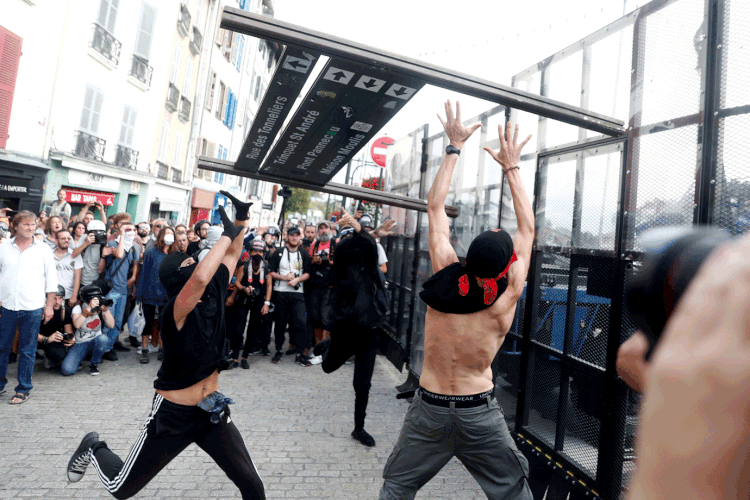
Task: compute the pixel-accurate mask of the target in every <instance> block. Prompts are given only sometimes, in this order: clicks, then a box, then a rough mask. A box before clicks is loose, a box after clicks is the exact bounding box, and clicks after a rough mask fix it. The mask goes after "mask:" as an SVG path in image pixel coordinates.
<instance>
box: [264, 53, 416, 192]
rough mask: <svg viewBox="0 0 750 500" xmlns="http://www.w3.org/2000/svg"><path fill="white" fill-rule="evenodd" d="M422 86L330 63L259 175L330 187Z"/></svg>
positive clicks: (362, 68)
mask: <svg viewBox="0 0 750 500" xmlns="http://www.w3.org/2000/svg"><path fill="white" fill-rule="evenodd" d="M423 85H424V82H423V81H421V80H417V79H415V78H409V77H405V76H403V75H400V74H398V73H393V72H389V71H385V70H382V69H378V68H374V67H372V66H367V65H363V64H359V63H353V62H350V61H345V60H342V59H335V58H332V59H330V60H329V61H328V64H327V65H326V67H325V68H324V69H323V71H322V72H321V74H320V76H319V77H318V79H317V80H316V82H315V83H314V84H313V86H312V88H311V89H310V90H309V92H308V93H307V95H306V96H305V100H304V101H303V102H302V103H301V104H300V106H299V108H298V109H297V111H296V112H295V114H294V116H293V117H292V119H291V120H290V121H289V123H288V125H287V127H286V129H285V130H284V131H283V132H282V134H281V136H280V137H279V140H278V142H277V143H276V145H275V146H274V148H273V149H272V150H271V152H270V154H268V156H267V157H266V160H265V162H264V163H263V165H262V166H261V168H260V172H261V173H263V174H267V175H275V176H282V177H289V178H297V179H300V180H301V181H306V182H310V183H312V184H317V185H323V184H326V183H327V182H328V181H329V180H331V178H332V177H333V176H334V175H335V174H336V172H338V171H339V170H340V169H341V168H342V167H343V166H344V165H346V163H347V162H348V161H349V160H350V159H351V158H352V157H353V156H354V155H355V154H356V153H357V152H358V151H359V150H360V149H361V148H362V147H364V146H365V145H366V144H367V143H368V141H369V140H370V139H372V137H373V136H374V135H375V134H376V133H377V132H378V131H379V130H380V129H381V128H382V127H383V126H384V125H385V124H386V123H388V121H389V120H390V119H391V118H393V116H394V115H395V114H396V113H397V112H398V111H399V110H400V109H401V108H402V107H403V106H404V105H405V104H406V103H407V102H408V100H409V99H410V98H411V97H412V96H414V95H415V94H416V93H417V91H418V90H419V89H421V88H422V86H423Z"/></svg>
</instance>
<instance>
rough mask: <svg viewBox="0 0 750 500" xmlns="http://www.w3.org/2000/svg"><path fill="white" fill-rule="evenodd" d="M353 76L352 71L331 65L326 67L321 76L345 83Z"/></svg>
mask: <svg viewBox="0 0 750 500" xmlns="http://www.w3.org/2000/svg"><path fill="white" fill-rule="evenodd" d="M353 76H354V72H352V71H344V70H343V69H339V68H334V67H333V66H331V67H330V68H328V71H327V72H326V74H325V76H323V79H324V80H331V81H332V82H336V83H341V84H343V85H346V84H347V83H349V81H351V79H352V77H353Z"/></svg>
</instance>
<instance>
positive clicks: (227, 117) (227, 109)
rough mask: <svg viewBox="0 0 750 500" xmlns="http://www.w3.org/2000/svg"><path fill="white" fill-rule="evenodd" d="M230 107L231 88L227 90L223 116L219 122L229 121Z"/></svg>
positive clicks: (225, 123) (225, 122)
mask: <svg viewBox="0 0 750 500" xmlns="http://www.w3.org/2000/svg"><path fill="white" fill-rule="evenodd" d="M231 108H232V89H229V90H227V104H226V106H224V116H223V117H222V118H221V122H222V123H223V124H224V125H227V124H228V123H229V110H230V109H231Z"/></svg>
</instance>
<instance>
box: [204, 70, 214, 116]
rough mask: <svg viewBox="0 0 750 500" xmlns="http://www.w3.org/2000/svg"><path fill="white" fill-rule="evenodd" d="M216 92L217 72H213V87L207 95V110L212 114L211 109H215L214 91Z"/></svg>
mask: <svg viewBox="0 0 750 500" xmlns="http://www.w3.org/2000/svg"><path fill="white" fill-rule="evenodd" d="M215 90H216V72H215V71H214V72H211V86H210V87H209V89H208V93H207V94H206V109H207V110H208V112H209V113H210V112H211V109H212V108H213V107H214V91H215Z"/></svg>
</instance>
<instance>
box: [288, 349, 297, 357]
mask: <svg viewBox="0 0 750 500" xmlns="http://www.w3.org/2000/svg"><path fill="white" fill-rule="evenodd" d="M296 352H297V350H296V349H295V348H294V347H290V348H289V349H287V350H286V355H287V356H289V355H292V354H296Z"/></svg>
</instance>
